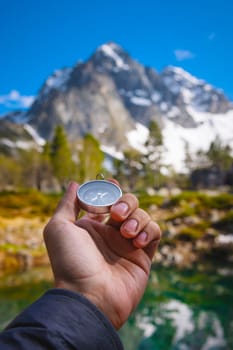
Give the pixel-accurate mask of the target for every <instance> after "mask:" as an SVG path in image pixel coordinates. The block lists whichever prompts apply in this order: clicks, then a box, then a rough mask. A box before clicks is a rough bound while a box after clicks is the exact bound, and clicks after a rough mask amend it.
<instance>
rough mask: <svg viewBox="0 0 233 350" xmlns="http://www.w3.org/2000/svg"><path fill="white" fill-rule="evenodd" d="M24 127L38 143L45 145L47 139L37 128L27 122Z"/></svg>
mask: <svg viewBox="0 0 233 350" xmlns="http://www.w3.org/2000/svg"><path fill="white" fill-rule="evenodd" d="M24 129H25V130H26V131H27V132H28V133H29V134H30V135H31V136H32V138H33V139H34V140H35V142H36V143H37V145H39V146H44V144H45V140H44V139H43V138H42V137H40V136H39V135H38V133H37V132H36V130H35V129H34V128H33V127H32V126H31V125H29V124H25V125H24Z"/></svg>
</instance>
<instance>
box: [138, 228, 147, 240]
mask: <svg viewBox="0 0 233 350" xmlns="http://www.w3.org/2000/svg"><path fill="white" fill-rule="evenodd" d="M146 240H147V233H146V232H145V231H142V232H140V233H139V235H138V236H137V241H138V242H142V243H144V242H146Z"/></svg>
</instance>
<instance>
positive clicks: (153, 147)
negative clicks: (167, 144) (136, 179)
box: [142, 121, 163, 187]
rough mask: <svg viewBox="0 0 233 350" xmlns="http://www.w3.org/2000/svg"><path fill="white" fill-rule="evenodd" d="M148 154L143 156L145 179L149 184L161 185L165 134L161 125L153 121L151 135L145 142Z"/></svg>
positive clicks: (153, 185) (150, 126)
mask: <svg viewBox="0 0 233 350" xmlns="http://www.w3.org/2000/svg"><path fill="white" fill-rule="evenodd" d="M145 147H146V149H147V152H146V154H145V155H144V156H143V157H142V165H143V168H144V179H145V182H146V185H147V186H151V187H155V186H156V187H159V185H160V168H161V158H162V151H163V136H162V132H161V129H160V127H159V125H158V124H157V123H156V122H155V121H151V122H150V125H149V136H148V139H147V141H146V143H145Z"/></svg>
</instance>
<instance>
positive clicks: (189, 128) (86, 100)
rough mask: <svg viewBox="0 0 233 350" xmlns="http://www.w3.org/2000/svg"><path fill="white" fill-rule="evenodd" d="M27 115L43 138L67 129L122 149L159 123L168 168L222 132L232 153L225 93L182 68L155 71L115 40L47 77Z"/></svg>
mask: <svg viewBox="0 0 233 350" xmlns="http://www.w3.org/2000/svg"><path fill="white" fill-rule="evenodd" d="M22 117H23V119H24V123H25V120H27V121H28V123H29V125H30V126H31V127H33V128H34V129H35V130H36V132H37V133H38V134H39V135H40V136H41V137H43V138H44V139H51V137H52V135H53V130H54V126H55V125H57V124H62V125H64V127H65V129H66V131H67V134H68V136H69V138H70V139H77V138H78V137H82V136H83V135H85V134H86V133H87V132H90V133H92V134H93V135H94V136H95V137H96V138H97V139H98V140H99V141H100V143H101V145H102V147H103V148H104V149H110V148H111V149H115V150H117V151H120V152H123V151H124V150H125V149H126V148H127V147H134V148H135V147H136V148H137V149H140V147H141V148H142V147H143V142H144V141H145V134H146V131H145V130H144V132H142V128H143V127H144V128H148V126H149V123H150V122H151V121H152V120H154V121H156V122H157V123H158V124H159V126H160V127H161V129H162V132H163V136H164V141H165V148H166V149H167V152H165V153H166V156H165V163H166V162H167V163H171V165H173V166H175V168H177V169H179V170H181V169H182V166H183V163H184V156H185V154H184V152H185V151H184V148H185V144H186V143H188V144H190V149H191V150H192V152H195V151H197V149H198V148H197V147H200V148H202V149H205V150H206V148H207V147H208V146H209V145H210V142H212V141H213V140H215V139H216V137H217V135H218V136H219V137H220V139H221V140H222V141H223V142H227V143H228V144H230V145H231V147H232V148H233V139H232V137H231V136H230V133H232V135H233V127H232V125H233V105H232V102H231V101H229V100H228V99H227V98H226V97H225V95H224V93H223V92H222V91H221V90H220V89H216V88H214V87H213V86H212V85H210V84H208V83H207V82H205V81H204V80H201V79H198V78H196V77H193V76H192V75H191V74H190V73H188V72H186V71H185V70H183V69H182V68H180V67H172V66H168V67H166V68H165V69H164V70H163V71H162V72H161V73H158V72H157V71H156V70H155V69H153V68H151V67H145V66H143V65H142V64H140V63H139V62H137V61H136V60H135V59H133V58H131V56H130V55H129V54H128V53H127V52H126V51H125V50H124V49H123V48H122V47H121V46H119V45H118V44H116V43H114V42H109V43H106V44H103V45H101V46H100V47H98V48H97V49H96V51H94V53H93V54H92V55H91V56H90V58H89V59H88V60H86V61H85V62H78V63H77V64H76V65H75V66H74V67H73V68H63V69H60V70H57V71H55V72H54V73H53V74H52V75H50V76H49V77H48V78H47V80H46V81H45V83H44V84H43V86H42V87H41V89H40V90H39V93H38V96H37V98H36V99H35V101H34V103H33V104H32V106H31V108H30V109H29V110H28V111H27V112H25V113H23V114H22ZM9 118H10V117H9V116H8V119H9ZM13 119H14V118H12V120H13ZM17 122H19V115H18V119H17ZM140 125H141V126H140ZM139 130H140V131H139ZM229 131H230V133H229ZM205 133H206V134H207V136H206V137H205ZM193 134H195V135H196V136H192V135H193ZM129 135H131V137H129ZM132 135H134V137H132ZM142 135H144V136H142ZM190 135H191V136H190ZM195 137H196V139H197V141H199V142H197V141H195ZM202 139H203V140H202ZM200 140H202V142H200ZM178 145H179V147H177V146H178ZM177 148H178V149H177ZM174 149H176V153H177V152H178V153H180V156H179V160H178V159H177V154H175V156H174V155H173V153H174ZM174 159H175V160H174Z"/></svg>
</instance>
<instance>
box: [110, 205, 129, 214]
mask: <svg viewBox="0 0 233 350" xmlns="http://www.w3.org/2000/svg"><path fill="white" fill-rule="evenodd" d="M113 208H114V211H115V212H116V211H117V213H118V215H122V216H124V215H126V214H127V212H128V210H129V206H128V204H126V203H125V202H120V203H117V204H116V205H114V207H113Z"/></svg>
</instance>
